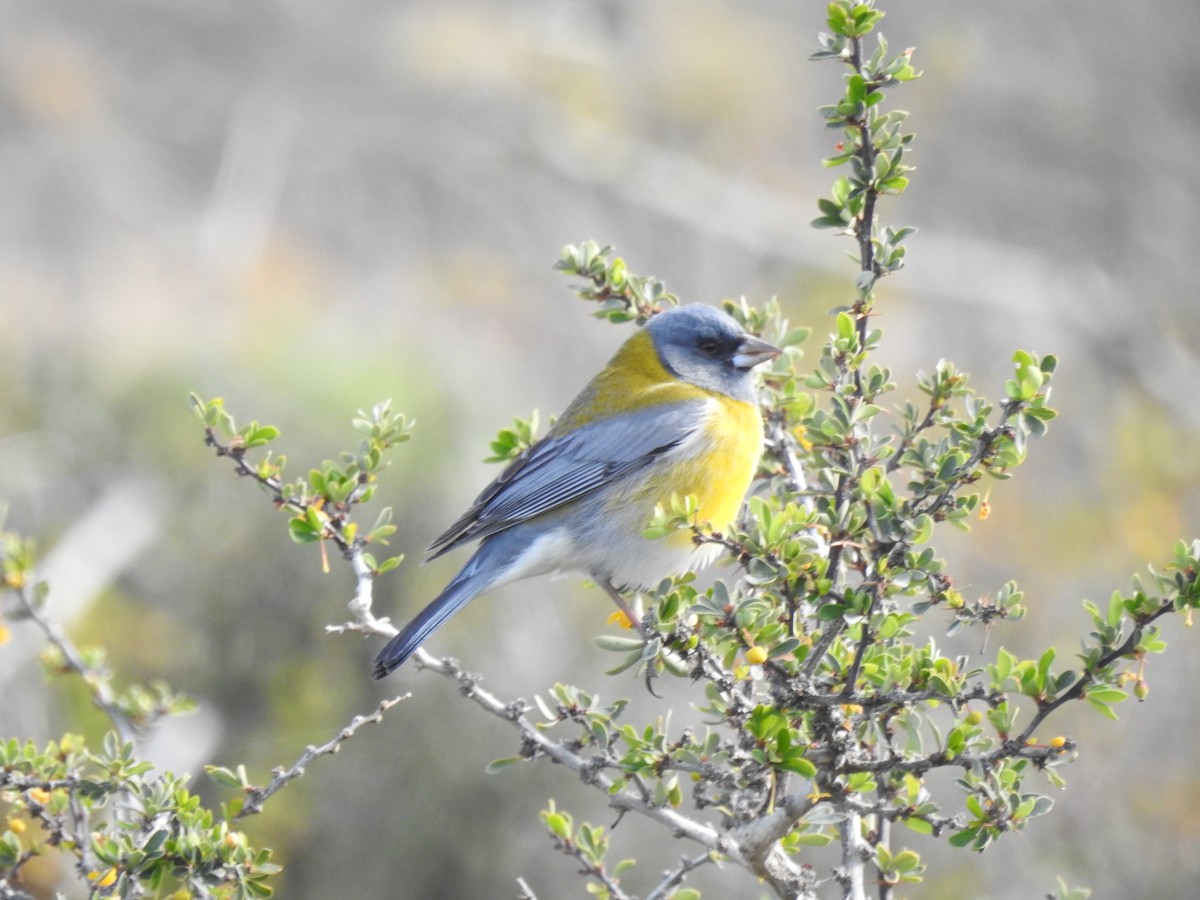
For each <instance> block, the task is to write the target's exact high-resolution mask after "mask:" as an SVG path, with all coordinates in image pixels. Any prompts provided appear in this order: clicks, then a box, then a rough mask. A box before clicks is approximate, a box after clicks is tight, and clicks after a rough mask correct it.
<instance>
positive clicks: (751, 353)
mask: <svg viewBox="0 0 1200 900" xmlns="http://www.w3.org/2000/svg"><path fill="white" fill-rule="evenodd" d="M782 352H783V351H782V350H780V349H779V348H778V347H773V346H772V345H770V344H768V343H767V342H766V341H762V340H759V339H758V338H756V337H755V336H754V335H752V334H743V335H742V342H741V343H740V344H738V347H737V351H736V352H735V353H734V354H733V364H734V365H735V366H737V367H738V368H739V369H753V368H754V367H755V366H757V365H761V364H762V363H765V362H767V361H769V360H772V359H774V358H775V357H777V356H778V355H779V354H780V353H782Z"/></svg>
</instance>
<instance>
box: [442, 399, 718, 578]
mask: <svg viewBox="0 0 1200 900" xmlns="http://www.w3.org/2000/svg"><path fill="white" fill-rule="evenodd" d="M707 405H708V404H707V402H706V401H705V400H700V399H697V400H688V401H683V402H679V403H672V404H667V405H663V406H655V407H652V408H649V409H644V410H638V411H635V412H632V413H626V414H622V415H619V416H614V417H612V418H609V419H604V420H602V421H599V422H595V423H593V424H590V425H584V426H583V427H582V428H577V429H575V430H574V431H571V432H568V433H567V434H562V435H557V434H555V433H554V432H553V431H551V432H550V434H548V435H546V437H544V438H543V439H542V440H540V441H538V442H537V443H536V444H534V445H533V446H531V447H530V448H529V449H527V450H526V451H525V452H524V453H522V454H521V455H520V456H518V457H517V458H516V459H514V460H513V461H512V462H511V463H509V465H508V467H507V468H506V469H505V470H504V471H503V472H501V473H500V476H499V477H498V478H497V479H496V480H495V481H493V482H492V483H491V484H489V485H488V486H487V487H486V488H484V489H483V492H482V493H481V494H480V495H479V496H478V497H477V498H475V502H474V503H472V504H471V508H470V509H468V510H467V511H466V512H465V513H463V515H462V517H461V518H459V520H458V521H457V522H455V523H454V524H453V525H451V526H450V527H449V528H448V529H446V532H445V533H444V534H442V535H441V536H440V537H439V538H438V539H437V540H435V541H434V542H433V544H431V545H430V547H429V551H430V559H432V558H433V557H436V556H440V555H441V554H443V553H445V552H446V551H447V550H451V549H453V548H454V547H457V546H458V545H459V544H462V543H465V542H467V541H473V540H477V539H479V538H485V537H487V536H488V535H491V534H495V533H496V532H498V531H503V530H504V529H506V528H511V527H512V526H513V525H516V524H518V523H520V522H524V521H526V520H528V519H531V518H533V517H534V516H537V515H541V514H542V513H545V512H548V511H550V510H552V509H555V508H557V507H559V506H562V505H563V504H565V503H570V502H572V501H574V500H578V499H580V498H582V497H585V496H587V495H588V494H590V493H592V492H593V491H595V490H597V489H599V488H601V487H603V486H604V485H606V484H608V483H610V482H612V481H614V480H616V479H618V478H623V477H625V476H626V475H629V474H631V473H633V472H636V471H638V470H639V469H642V468H645V467H646V466H648V465H650V464H651V463H652V462H654V460H655V459H657V458H658V457H660V456H662V454H664V453H667V452H668V451H670V450H671V449H672V448H674V447H678V446H679V445H680V444H682V443H683V442H684V441H686V440H687V439H688V437H690V436H691V435H692V434H694V433H695V432H696V430H697V429H698V428H700V427H701V424H702V422H703V420H704V415H705V411H706V408H707Z"/></svg>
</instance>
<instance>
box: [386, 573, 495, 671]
mask: <svg viewBox="0 0 1200 900" xmlns="http://www.w3.org/2000/svg"><path fill="white" fill-rule="evenodd" d="M475 562H476V560H475V559H474V558H473V559H472V560H471V561H470V562H469V563H467V565H466V566H465V567H464V568H463V570H462V571H461V572H459V573H458V575H456V576H455V577H454V580H453V581H451V582H450V583H449V584H448V585H446V587H445V588H444V589H443V590H442V592H441V593H440V594H438V595H437V597H436V598H434V600H433V602H431V603H430V604H429V605H428V606H426V607H425V608H424V609H423V610H421V611H420V612H419V613H417V616H416V618H414V619H413V620H412V621H411V622H409V623H408V624H407V625H405V626H404V628H403V629H401V631H400V633H399V634H398V635H396V636H395V637H394V638H392V639H391V640H390V641H388V642H387V645H386V646H385V647H384V648H383V649H382V650H380V651H379V655H378V656H376V657H375V669H374V672H373V673H372V674H373V675H374V677H375V678H376V679H379V678H383V677H384V676H385V675H387V674H388V673H390V672H393V671H395V670H396V669H398V668H400V666H402V665H403V664H404V661H405V660H406V659H408V658H409V657H410V656H412V655H413V653H414V652H416V649H417V648H418V647H420V646H421V645H422V644H424V643H425V641H426V640H428V639H429V637H430V636H431V635H432V634H433V633H434V632H435V631H437V630H438V629H439V628H441V627H442V626H443V625H445V624H446V622H447V621H449V619H450V617H451V616H453V615H454V614H455V613H456V612H458V611H459V610H460V609H462V608H463V607H464V606H466V605H467V604H468V603H470V602H471V601H472V600H473V599H474V598H475V597H477V596H479V595H480V594H482V593H483V592H484V591H485V590H487V589H488V588H489V587H490V586H491V584H492V583H493V581H494V580H495V579H494V578H492V577H489V576H488V575H487V574H486V573H481V572H479V568H480V567H479V566H476V565H473V564H474V563H475Z"/></svg>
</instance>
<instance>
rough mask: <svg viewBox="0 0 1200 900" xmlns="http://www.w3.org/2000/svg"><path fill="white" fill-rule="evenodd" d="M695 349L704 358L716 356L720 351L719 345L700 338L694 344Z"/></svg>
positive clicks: (710, 340) (710, 339)
mask: <svg viewBox="0 0 1200 900" xmlns="http://www.w3.org/2000/svg"><path fill="white" fill-rule="evenodd" d="M696 349H697V350H699V351H700V352H701V353H702V354H704V355H705V356H716V355H717V351H719V350H720V349H721V345H720V344H719V343H718V342H717V341H715V340H713V339H712V338H700V340H699V341H697V342H696Z"/></svg>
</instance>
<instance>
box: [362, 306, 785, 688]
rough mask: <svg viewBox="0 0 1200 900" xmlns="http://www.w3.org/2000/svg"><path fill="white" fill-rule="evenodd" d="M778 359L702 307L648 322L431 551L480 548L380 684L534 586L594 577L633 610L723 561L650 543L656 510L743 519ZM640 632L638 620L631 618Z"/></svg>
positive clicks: (687, 540)
mask: <svg viewBox="0 0 1200 900" xmlns="http://www.w3.org/2000/svg"><path fill="white" fill-rule="evenodd" d="M780 352H781V351H780V350H779V349H778V348H776V347H774V346H772V345H771V344H769V343H767V342H766V341H764V340H762V339H761V338H758V337H756V336H754V335H752V334H749V333H748V332H747V331H746V330H745V329H744V328H743V327H742V326H741V325H740V324H738V322H737V320H735V319H734V318H733V317H732V316H730V315H728V314H727V313H725V312H723V311H721V310H718V309H716V308H715V307H712V306H708V305H705V304H689V305H684V306H676V307H672V308H670V309H667V310H664V311H662V312H658V313H657V314H654V315H652V316H651V317H650V318H649V320H648V321H647V323H646V324H645V326H644V327H643V328H641V329H640V330H639V331H638V332H637V333H636V334H634V335H633V336H632V337H630V338H629V339H628V340H627V341H626V342H625V343H624V344H623V345H622V346H621V347H620V349H618V350H617V352H616V354H615V355H614V356H613V357H612V359H611V360H610V361H609V362H608V364H607V365H606V366H605V367H604V368H603V369H602V370H601V371H600V372H599V373H598V374H597V375H596V376H595V377H594V378H592V380H591V381H590V382H588V383H587V385H586V386H585V387H584V388H583V390H581V391H580V392H579V395H578V396H577V397H576V398H575V399H574V400H573V401H571V403H570V404H569V405H568V406H567V408H566V410H565V411H564V412H563V414H562V415H561V416H560V417H559V418H558V419H557V420H556V421H555V422H554V424H553V426H552V427H551V428H550V430H549V431H548V432H547V434H546V435H545V436H544V437H543V438H541V439H540V440H538V441H536V442H535V443H533V444H532V445H530V446H529V447H528V448H526V449H525V450H523V451H522V452H521V453H520V454H519V455H518V456H517V457H516V458H515V459H513V460H512V462H510V463H509V465H508V466H507V467H506V468H505V469H504V470H503V471H502V472H501V473H500V475H499V476H498V477H497V478H496V480H495V481H493V482H492V483H491V484H489V485H488V486H487V487H486V488H484V489H483V492H482V493H480V495H479V496H478V497H477V498H476V499H475V502H474V503H472V504H471V507H470V508H469V509H468V510H467V511H466V512H465V513H463V515H462V516H461V517H460V518H459V519H458V520H457V521H456V522H455V523H454V524H453V525H451V526H450V527H449V528H448V529H446V531H445V532H444V533H443V534H442V535H441V536H439V537H438V538H437V539H436V540H434V541H433V543H432V544H431V545H430V547H429V551H428V552H429V557H428V559H434V558H436V557H438V556H441V555H442V554H443V553H446V552H448V551H449V550H452V549H454V548H456V547H459V546H461V545H463V544H467V543H470V542H472V541H476V540H478V541H479V542H480V543H479V546H478V547H477V548H476V550H475V552H474V554H473V555H472V556H471V557H470V559H469V560H468V561H467V563H466V564H465V565H464V566H463V568H462V570H461V571H460V572H459V573H458V574H457V575H456V576H454V578H453V579H452V580H451V581H450V583H449V584H447V585H446V587H445V588H444V589H443V590H442V592H441V593H440V594H438V595H437V597H436V598H434V600H433V601H432V602H430V603H429V605H428V606H426V607H425V608H424V609H423V610H421V612H420V613H418V614H417V616H416V617H415V618H413V619H412V621H410V622H409V623H408V624H407V625H406V626H405V627H404V628H403V629H401V631H400V632H399V633H398V634H397V635H395V637H393V638H392V639H391V640H390V641H388V643H387V645H386V646H385V647H384V648H383V649H382V650H381V651H380V652H379V654H378V656H376V658H375V662H374V673H373V674H374V677H375V678H377V679H378V678H383V677H384V676H385V675H387V674H389V673H390V672H392V671H394V670H395V669H397V668H398V667H399V666H401V665H402V664H403V663H404V661H405V660H407V659H408V658H409V657H410V656H411V655H412V654H413V653H414V652H415V651H416V650H417V648H418V647H420V646H421V645H422V644H424V643H425V641H426V640H427V639H428V638H429V637H430V636H431V635H432V634H433V633H434V632H435V631H437V630H438V629H439V628H441V627H442V626H443V625H445V624H446V622H447V621H448V620H449V619H450V617H451V616H453V615H454V614H455V613H457V612H458V611H459V610H461V609H462V608H463V607H464V606H466V605H467V604H468V603H469V602H470V601H471V600H473V599H474V598H475V597H477V596H479V595H480V594H483V593H485V592H487V591H491V590H494V589H496V588H498V587H500V586H501V585H505V584H509V583H511V582H514V581H517V580H519V579H523V578H531V577H534V576H537V575H546V574H555V575H569V574H578V575H581V576H583V577H585V578H591V579H592V580H593V581H594V582H595V583H596V584H597V585H599V586H600V587H602V588H603V589H604V590H605V591H606V592H607V593H608V594H609V596H611V597H612V598H613V599H614V600H615V601H616V602H617V604H618V606H620V607H621V608H622V610H624V611H625V612H626V614H627V615H628V614H629V607H628V605H627V604H626V603H625V601H624V599H623V598H622V596H621V593H620V589H626V590H630V589H633V590H636V589H639V588H645V587H649V586H652V585H655V584H658V582H659V581H661V580H662V579H663V578H665V577H667V576H669V575H675V574H679V573H682V572H686V571H695V570H698V569H700V568H702V567H703V566H705V565H707V564H709V563H710V562H712V560H713V559H714V558H715V557H716V556H717V555H719V553H720V547H719V546H717V545H715V544H708V545H705V546H697V544H696V542H695V541H693V539H692V537H693V535H692V534H691V533H689V532H688V531H686V530H680V531H677V532H673V533H671V534H668V535H667V536H666V537H663V538H659V539H650V538H647V537H645V536H644V535H643V531H644V529H645V528H646V526H647V525H648V524H649V523H650V521H651V519H652V517H653V516H654V513H655V509H656V507H659V506H666V505H667V504H669V503H670V502H671V499H672V497H685V496H689V495H690V496H692V497H694V498H695V500H696V504H697V506H696V511H697V518H698V520H699V521H706V522H709V523H710V524H711V525H712V526H713V527H714V528H715V529H724V528H726V527H728V526H729V525H730V524H731V523H732V522H733V521H734V520H735V519H736V517H737V514H738V511H739V510H740V509H741V506H742V501H743V500H744V498H745V495H746V492H747V490H748V489H749V487H750V483H751V481H752V480H753V478H754V474H755V472H756V470H757V468H758V461H759V458H760V456H761V454H762V445H763V423H762V416H761V414H760V412H759V408H758V400H757V397H756V394H755V385H754V375H753V369H754V368H755V367H756V366H758V365H760V364H762V363H765V362H767V361H769V360H771V359H774V358H775V357H776V356H778V355H779V354H780ZM630 620H631V621H634V620H633V618H632V616H631V617H630Z"/></svg>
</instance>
